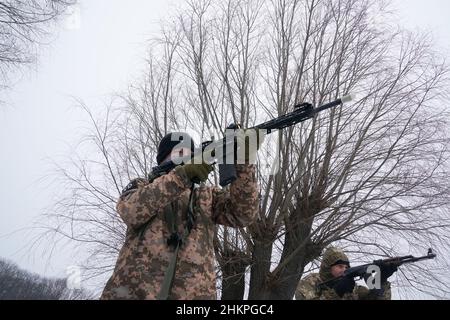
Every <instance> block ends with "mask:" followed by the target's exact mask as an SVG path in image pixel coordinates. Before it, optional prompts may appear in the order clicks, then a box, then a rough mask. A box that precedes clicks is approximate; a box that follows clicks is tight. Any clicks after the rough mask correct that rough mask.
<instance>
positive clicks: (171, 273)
mask: <svg viewBox="0 0 450 320" xmlns="http://www.w3.org/2000/svg"><path fill="white" fill-rule="evenodd" d="M194 194H195V192H194V185H192V187H191V194H190V196H189V205H188V215H187V221H186V225H185V227H184V231H183V234H182V235H181V236H180V235H179V234H178V232H177V217H176V212H174V210H171V213H169V212H168V213H167V214H165V217H166V223H167V226H168V228H169V231H170V232H172V234H171V235H170V238H169V239H168V240H167V245H168V246H173V247H174V248H175V251H174V252H173V255H172V258H171V259H170V261H169V266H168V267H167V270H166V273H165V274H164V280H163V283H162V285H161V290H160V292H159V294H158V296H157V299H158V300H168V299H169V296H170V293H171V291H172V286H173V280H174V278H175V271H176V266H177V261H178V252H179V251H180V247H181V246H182V245H183V244H184V243H186V241H187V238H188V237H189V234H190V233H191V231H192V228H193V227H194V224H195V215H194V202H195V198H194Z"/></svg>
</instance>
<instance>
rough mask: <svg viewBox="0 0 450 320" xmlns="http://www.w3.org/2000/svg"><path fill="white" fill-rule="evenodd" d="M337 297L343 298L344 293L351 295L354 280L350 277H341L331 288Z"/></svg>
mask: <svg viewBox="0 0 450 320" xmlns="http://www.w3.org/2000/svg"><path fill="white" fill-rule="evenodd" d="M333 289H334V291H336V293H337V294H338V296H339V297H341V298H342V297H343V296H344V294H346V293H352V292H353V289H355V280H354V279H353V278H351V277H343V278H342V279H341V280H339V281H338V282H337V283H336V284H335V285H334V287H333Z"/></svg>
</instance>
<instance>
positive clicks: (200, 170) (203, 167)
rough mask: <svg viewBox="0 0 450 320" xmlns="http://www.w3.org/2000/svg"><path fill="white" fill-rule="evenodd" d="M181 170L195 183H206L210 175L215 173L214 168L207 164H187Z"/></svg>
mask: <svg viewBox="0 0 450 320" xmlns="http://www.w3.org/2000/svg"><path fill="white" fill-rule="evenodd" d="M179 170H182V171H184V173H185V174H186V176H187V177H188V178H189V179H190V180H191V181H192V182H194V183H201V182H205V181H206V180H207V179H208V175H209V174H210V173H211V171H213V167H212V166H211V165H209V164H207V163H204V162H203V163H202V164H192V163H189V164H186V165H184V166H182V167H181V168H180V169H179Z"/></svg>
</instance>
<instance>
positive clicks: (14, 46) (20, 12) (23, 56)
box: [0, 0, 76, 87]
mask: <svg viewBox="0 0 450 320" xmlns="http://www.w3.org/2000/svg"><path fill="white" fill-rule="evenodd" d="M74 3H76V0H27V1H24V0H6V1H1V2H0V77H1V83H0V86H1V87H5V86H6V85H7V79H8V74H9V73H11V72H12V71H13V70H16V69H17V68H18V67H19V66H21V65H24V64H29V63H32V62H34V61H35V58H36V54H37V53H36V51H37V45H38V44H39V43H40V42H41V41H42V40H43V39H44V36H46V35H48V33H49V28H50V26H51V23H52V22H54V21H56V20H57V19H58V18H59V17H61V15H62V14H63V13H64V12H65V10H66V9H67V7H69V6H71V5H73V4H74Z"/></svg>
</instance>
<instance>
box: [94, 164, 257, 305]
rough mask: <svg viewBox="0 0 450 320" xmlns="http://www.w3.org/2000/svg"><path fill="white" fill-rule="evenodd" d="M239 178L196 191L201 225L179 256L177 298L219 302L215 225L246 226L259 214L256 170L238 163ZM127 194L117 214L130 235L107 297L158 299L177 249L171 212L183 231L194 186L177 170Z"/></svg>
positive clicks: (197, 218) (174, 295)
mask: <svg viewBox="0 0 450 320" xmlns="http://www.w3.org/2000/svg"><path fill="white" fill-rule="evenodd" d="M236 171H237V175H238V179H237V180H236V181H235V182H233V183H232V184H231V186H230V187H229V188H227V189H221V188H218V187H208V186H205V185H201V186H200V187H198V188H196V189H194V210H193V211H194V215H195V224H194V227H193V229H192V231H191V233H190V235H189V236H188V238H187V242H186V243H185V244H183V246H182V247H181V249H180V251H179V254H178V262H177V267H176V273H175V277H174V283H173V287H172V291H171V297H170V298H171V299H176V300H192V299H200V300H209V299H216V277H215V268H214V265H215V258H214V248H213V238H214V224H222V225H226V226H230V227H245V226H247V225H249V224H250V223H252V222H253V221H254V219H255V217H256V213H257V210H258V192H257V184H256V175H255V167H254V166H253V165H237V166H236ZM136 184H137V187H136V188H134V189H132V190H130V191H128V192H125V193H124V194H122V196H121V197H120V199H119V201H118V203H117V211H118V213H119V215H120V216H121V218H122V219H123V221H124V222H125V224H126V225H127V232H126V237H125V244H124V245H123V247H122V249H121V250H120V253H119V256H118V259H117V263H116V266H115V269H114V272H113V275H112V276H111V278H110V279H109V281H108V282H107V284H106V286H105V289H104V291H103V294H102V296H101V299H156V297H157V295H158V293H159V291H160V289H161V285H162V283H163V279H164V275H165V272H166V269H167V267H168V264H169V261H170V259H171V258H172V256H173V249H171V248H170V247H169V246H168V245H167V239H168V238H169V236H170V234H169V229H168V226H167V223H166V220H165V218H164V214H165V212H166V211H167V208H171V209H170V210H172V211H173V213H175V216H176V218H177V220H179V223H177V229H178V232H179V233H180V234H182V233H183V231H184V228H185V223H186V219H187V211H188V210H187V208H188V203H189V197H190V194H191V186H192V184H191V182H190V180H189V179H188V178H187V177H186V176H185V175H184V174H183V171H180V170H177V169H175V170H174V171H172V172H170V173H169V174H167V175H164V176H162V177H160V178H158V179H156V180H155V181H153V182H152V183H150V182H149V181H147V180H144V179H139V180H137V181H136Z"/></svg>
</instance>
